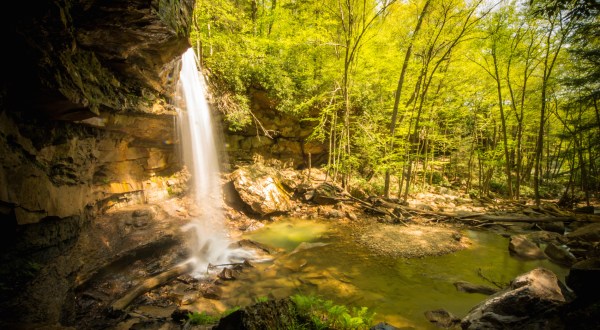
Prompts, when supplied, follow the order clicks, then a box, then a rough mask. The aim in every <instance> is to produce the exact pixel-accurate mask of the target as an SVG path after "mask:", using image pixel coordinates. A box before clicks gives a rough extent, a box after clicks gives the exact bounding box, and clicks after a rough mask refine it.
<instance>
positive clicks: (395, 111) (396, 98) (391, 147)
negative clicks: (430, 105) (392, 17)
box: [383, 0, 431, 198]
mask: <svg viewBox="0 0 600 330" xmlns="http://www.w3.org/2000/svg"><path fill="white" fill-rule="evenodd" d="M430 3H431V0H427V2H425V5H424V6H423V10H422V11H421V14H420V15H419V19H418V20H417V25H416V26H415V29H414V31H413V34H412V37H411V40H410V43H409V45H408V48H407V49H406V54H405V55H404V61H403V62H402V70H401V71H400V78H399V79H398V87H397V88H396V93H395V95H394V109H393V111H392V120H391V123H390V145H389V148H388V152H389V153H393V152H394V136H395V134H396V121H397V118H398V105H399V103H400V97H401V96H402V87H403V85H404V78H405V76H406V70H407V68H408V63H409V61H410V57H411V55H412V48H413V42H414V40H415V38H416V36H417V35H418V34H419V30H421V24H422V23H423V19H424V17H425V15H426V14H427V10H428V8H429V4H430ZM390 173H391V172H390V168H389V165H388V168H387V169H386V171H385V184H384V188H383V191H384V192H383V194H384V196H385V197H386V198H388V197H389V195H390Z"/></svg>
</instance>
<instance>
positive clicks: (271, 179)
mask: <svg viewBox="0 0 600 330" xmlns="http://www.w3.org/2000/svg"><path fill="white" fill-rule="evenodd" d="M231 178H232V180H233V185H234V187H235V190H236V191H237V192H238V194H239V197H240V198H241V200H242V201H243V202H244V203H246V204H247V205H248V206H249V207H250V208H251V209H252V211H254V212H256V213H258V214H260V215H267V214H271V213H276V212H287V211H290V210H291V209H292V206H293V205H292V201H291V200H290V194H289V193H288V192H287V191H285V189H284V188H283V185H282V184H281V182H280V181H279V178H278V174H277V172H276V171H275V170H274V169H272V168H268V167H266V166H264V165H261V164H254V165H251V166H245V167H241V168H239V169H237V170H236V171H234V172H233V173H232V175H231Z"/></svg>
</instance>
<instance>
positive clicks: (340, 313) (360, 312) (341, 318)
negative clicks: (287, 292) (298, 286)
mask: <svg viewBox="0 0 600 330" xmlns="http://www.w3.org/2000/svg"><path fill="white" fill-rule="evenodd" d="M291 299H292V301H293V302H294V303H295V304H296V308H297V309H298V312H299V313H300V314H301V315H304V316H305V317H306V319H308V320H310V322H311V323H312V325H313V327H314V328H316V329H339V330H350V329H357V330H359V329H369V327H370V325H371V324H372V323H373V318H374V316H375V313H371V312H369V309H368V308H367V307H361V308H357V307H354V308H352V310H348V307H346V306H344V305H335V304H334V303H333V302H332V301H331V300H324V299H320V298H317V297H315V296H304V295H299V294H297V295H293V296H292V297H291Z"/></svg>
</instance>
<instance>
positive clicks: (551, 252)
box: [544, 243, 577, 266]
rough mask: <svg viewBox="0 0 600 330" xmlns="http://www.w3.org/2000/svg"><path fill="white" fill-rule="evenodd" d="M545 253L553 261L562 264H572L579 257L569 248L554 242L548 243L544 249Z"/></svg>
mask: <svg viewBox="0 0 600 330" xmlns="http://www.w3.org/2000/svg"><path fill="white" fill-rule="evenodd" d="M544 253H545V254H546V255H547V256H548V258H550V260H551V261H553V262H555V263H558V264H560V265H565V266H571V265H572V264H573V263H575V262H576V261H577V258H575V256H574V255H573V254H572V253H571V252H569V250H567V249H566V248H565V247H563V246H561V245H556V244H553V243H548V245H547V246H546V249H544Z"/></svg>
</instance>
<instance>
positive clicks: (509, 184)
mask: <svg viewBox="0 0 600 330" xmlns="http://www.w3.org/2000/svg"><path fill="white" fill-rule="evenodd" d="M492 59H493V60H494V77H495V80H496V88H497V90H498V105H499V107H500V123H501V125H502V144H503V146H504V159H505V164H506V165H505V167H504V171H505V173H506V184H507V188H508V199H512V197H513V193H512V175H511V171H510V157H509V153H508V136H507V133H506V118H505V116H504V100H503V99H502V86H501V85H500V74H499V72H498V57H497V56H496V45H494V46H493V48H492Z"/></svg>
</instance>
